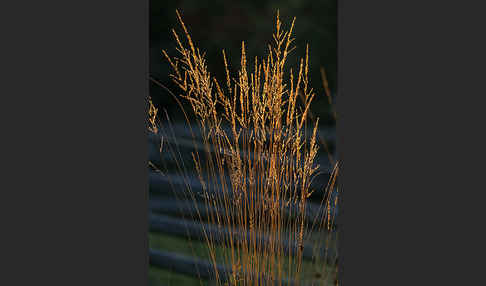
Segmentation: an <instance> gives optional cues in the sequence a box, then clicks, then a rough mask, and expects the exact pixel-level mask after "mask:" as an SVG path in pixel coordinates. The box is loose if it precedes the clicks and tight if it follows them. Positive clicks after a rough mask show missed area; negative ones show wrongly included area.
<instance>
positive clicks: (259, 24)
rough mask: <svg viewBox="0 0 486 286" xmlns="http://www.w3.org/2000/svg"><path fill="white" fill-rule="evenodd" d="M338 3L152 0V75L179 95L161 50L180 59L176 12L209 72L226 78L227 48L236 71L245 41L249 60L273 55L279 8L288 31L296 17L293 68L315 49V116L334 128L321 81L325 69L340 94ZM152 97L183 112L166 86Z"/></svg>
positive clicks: (311, 70)
mask: <svg viewBox="0 0 486 286" xmlns="http://www.w3.org/2000/svg"><path fill="white" fill-rule="evenodd" d="M336 6H337V3H336V0H321V1H311V0H276V1H263V0H245V1H242V0H233V1H225V0H212V1H200V0H150V73H151V75H152V76H153V77H154V78H156V79H157V80H159V81H161V82H162V83H163V84H164V85H166V86H167V87H169V89H170V90H171V91H173V92H175V93H176V92H179V90H178V88H177V87H176V86H174V85H173V84H172V82H171V80H170V79H169V77H168V75H169V72H170V69H169V65H168V63H167V61H166V60H165V58H164V57H163V55H162V53H161V51H162V49H165V50H166V51H167V52H168V53H169V55H170V56H174V55H176V54H177V52H176V50H175V42H174V38H173V36H172V33H171V29H172V28H175V29H176V31H178V32H180V31H181V28H180V26H179V25H178V23H177V18H176V13H175V10H176V9H179V11H180V12H181V14H182V16H183V19H184V22H185V23H186V25H187V26H188V29H189V32H190V33H191V36H192V37H193V40H194V41H195V43H196V45H198V46H199V48H200V49H201V51H204V52H206V58H207V63H208V67H209V70H210V71H212V73H213V75H215V76H217V77H218V78H221V79H224V65H223V58H222V53H221V51H222V49H225V51H226V53H227V55H228V60H229V64H230V69H231V70H230V72H231V71H233V72H234V71H236V70H237V69H238V67H239V61H240V53H241V41H243V40H244V41H245V46H246V48H247V55H248V59H253V58H254V57H255V56H258V57H260V58H261V57H264V56H265V55H266V54H267V43H269V41H271V40H272V32H273V31H274V27H275V16H276V11H277V9H279V10H280V17H281V19H282V22H283V24H284V27H289V26H290V24H291V22H292V18H293V17H296V18H297V19H296V24H295V29H294V37H295V38H296V40H295V42H294V45H295V46H296V49H295V50H294V51H293V52H292V54H291V55H290V56H289V62H288V67H294V70H295V69H297V68H298V62H297V61H298V57H302V56H304V55H305V47H306V44H307V43H308V44H309V60H310V67H309V74H310V84H311V86H312V87H313V88H314V90H315V92H316V93H317V96H316V98H315V100H314V103H313V107H312V109H313V112H314V113H315V114H316V115H318V116H320V117H321V118H322V120H321V123H323V124H326V123H327V124H332V123H333V122H332V120H331V119H330V116H329V113H330V108H329V105H328V103H327V99H326V97H325V93H324V88H323V86H322V80H321V76H320V71H319V69H320V67H324V68H325V70H326V73H327V78H328V80H329V87H330V89H331V91H332V93H334V91H335V90H336V70H337V44H336V38H337V29H336V26H337V25H336V24H337V10H336ZM251 62H253V60H252V61H251ZM150 92H151V96H152V98H153V100H154V103H155V105H156V106H158V107H162V108H164V107H165V108H168V109H169V111H173V113H172V114H177V111H178V108H171V107H172V106H173V105H174V103H175V101H174V100H173V99H172V98H171V96H169V95H168V94H167V92H165V91H164V90H163V89H161V88H160V87H157V86H156V85H154V84H150Z"/></svg>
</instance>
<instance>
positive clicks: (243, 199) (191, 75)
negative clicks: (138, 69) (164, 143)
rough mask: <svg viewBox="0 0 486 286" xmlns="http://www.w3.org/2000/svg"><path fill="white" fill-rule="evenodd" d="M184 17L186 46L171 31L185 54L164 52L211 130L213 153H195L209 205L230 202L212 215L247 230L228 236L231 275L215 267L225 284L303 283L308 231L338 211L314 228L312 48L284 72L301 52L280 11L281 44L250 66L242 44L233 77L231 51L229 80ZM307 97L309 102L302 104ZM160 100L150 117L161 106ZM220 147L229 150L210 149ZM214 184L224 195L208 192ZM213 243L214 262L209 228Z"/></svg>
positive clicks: (276, 40) (207, 138) (208, 143)
mask: <svg viewBox="0 0 486 286" xmlns="http://www.w3.org/2000/svg"><path fill="white" fill-rule="evenodd" d="M177 17H178V19H179V22H180V24H181V26H182V29H183V31H184V37H185V38H184V40H185V41H186V42H187V44H186V45H187V46H188V47H186V45H184V44H183V42H182V39H181V37H179V35H178V34H177V33H176V32H175V30H172V32H173V35H174V37H175V40H176V42H177V50H178V52H179V57H170V56H169V55H168V54H167V53H166V52H165V51H163V54H164V55H165V57H166V58H167V60H168V62H169V64H170V65H171V67H172V70H173V72H172V74H171V75H170V76H171V78H172V79H173V81H174V82H175V83H176V84H177V86H179V87H180V89H181V94H180V97H181V98H184V99H186V100H187V101H188V102H189V103H190V106H191V108H192V111H193V113H194V114H195V115H196V119H197V120H196V121H197V126H198V128H200V129H201V131H202V134H203V143H204V146H205V149H206V150H205V151H206V152H204V153H202V154H200V153H199V152H197V151H195V152H194V153H193V154H192V155H193V161H194V165H195V168H196V170H197V173H198V175H199V178H200V182H201V184H202V186H203V189H204V191H203V194H202V195H203V197H204V201H205V203H206V204H205V205H206V207H207V208H212V207H214V208H218V209H224V212H222V213H218V212H210V213H211V215H210V216H209V217H208V218H207V220H206V221H205V222H209V223H213V224H216V225H219V226H221V227H222V226H225V227H227V228H229V230H230V233H231V232H235V233H236V232H240V233H241V232H244V233H248V234H249V236H248V239H243V240H241V239H240V240H237V239H235V238H234V237H233V236H232V235H229V236H228V238H227V239H225V241H224V243H223V246H224V248H225V250H226V251H225V252H224V257H223V261H224V263H226V264H227V265H230V266H231V268H232V270H233V271H232V274H231V277H229V280H226V279H225V278H224V277H222V276H221V275H219V274H218V273H217V282H218V283H219V284H224V283H226V284H229V285H269V284H271V283H277V284H281V283H282V279H281V278H287V279H289V280H291V281H293V282H294V283H297V284H300V283H301V281H302V277H301V276H302V273H303V245H304V240H305V239H306V237H307V236H308V235H310V232H312V231H316V230H318V229H319V230H322V229H325V228H326V225H325V221H327V223H329V220H330V214H328V215H327V218H320V221H318V222H314V225H313V227H312V228H309V227H308V224H307V222H306V217H305V215H304V214H305V211H306V205H307V202H308V198H309V196H310V195H311V194H312V192H313V191H314V190H312V189H311V188H310V185H311V182H312V180H313V178H314V177H315V176H316V175H317V174H318V168H319V166H318V165H316V164H315V163H314V160H315V158H316V155H317V151H318V145H317V138H318V137H317V130H318V129H317V128H318V122H319V119H318V118H317V119H316V120H315V124H314V126H313V129H312V130H313V131H312V135H311V136H310V138H308V137H307V136H304V135H305V134H304V133H305V131H304V130H305V129H306V128H305V126H306V125H308V124H312V123H311V122H307V121H308V120H307V118H308V115H309V112H310V109H309V108H310V105H311V103H312V100H313V98H314V96H315V94H314V92H313V90H312V89H311V88H309V81H308V66H309V57H308V48H307V49H306V55H305V58H302V59H300V64H299V68H298V73H297V74H294V73H293V71H292V69H291V70H290V73H289V74H286V72H285V65H286V61H287V57H288V55H289V53H290V52H291V51H292V50H293V49H294V47H292V42H293V41H294V39H293V38H292V30H293V28H294V23H295V18H294V20H293V21H292V24H291V26H290V28H289V30H288V31H285V30H284V29H282V22H281V21H280V18H279V14H278V13H277V17H276V30H275V33H274V35H273V42H272V43H271V44H269V45H268V56H267V57H266V58H265V59H261V60H259V59H258V58H255V59H254V62H253V63H252V64H249V63H248V61H247V57H246V51H245V44H244V42H243V43H242V46H241V66H240V69H239V71H238V73H237V76H236V77H235V78H233V77H231V76H230V71H229V70H230V68H229V66H228V62H227V58H226V53H225V52H224V51H223V60H224V65H225V69H226V79H225V82H224V83H223V84H224V85H225V86H222V85H221V84H220V82H219V81H218V80H217V79H216V78H214V77H212V76H211V74H210V73H209V71H208V70H207V64H206V61H205V58H204V54H202V53H201V52H200V51H199V49H198V48H197V47H196V45H195V44H194V43H193V41H192V39H191V36H190V34H189V32H188V29H187V27H186V26H185V24H184V22H183V20H182V17H181V15H180V14H179V12H178V11H177ZM249 66H251V68H250V67H249ZM249 69H251V71H249ZM299 96H301V97H302V105H299V103H298V97H299ZM152 106H153V105H151V109H150V110H151V112H152V113H151V115H153V114H155V113H156V109H154V108H152ZM154 112H155V113H154ZM223 124H225V125H229V126H230V127H231V131H230V132H227V131H225V130H224V129H223V128H222V125H223ZM153 128H156V127H153ZM155 130H156V129H155ZM214 149H215V150H228V151H227V152H212V151H211V150H214ZM336 167H337V165H336ZM335 176H337V170H336V168H335V172H334V177H335ZM226 178H230V179H229V180H227V179H226ZM331 183H332V186H331V185H330V186H328V188H330V189H331V190H332V189H333V184H334V180H333V181H332V182H331ZM209 186H212V187H217V188H219V189H220V192H219V193H217V194H214V193H209V192H208V189H209ZM191 197H192V198H194V197H195V194H191ZM327 197H328V199H327V201H326V202H323V204H324V207H326V206H327V207H329V206H328V205H329V203H330V201H329V200H330V196H327ZM290 205H296V206H298V207H297V210H295V209H294V212H295V213H294V214H293V216H292V217H293V218H290V217H289V216H288V215H284V213H286V211H287V212H288V211H289V210H290V211H291V210H292V208H289V206H290ZM200 219H201V220H203V219H202V218H201V217H200ZM260 234H263V235H265V236H266V237H267V238H268V240H267V241H266V242H265V243H264V244H263V243H261V242H259V241H257V237H260V236H259V235H260ZM205 240H206V242H207V245H208V248H209V252H210V257H211V260H212V263H213V264H214V265H215V266H216V264H217V257H216V251H215V249H216V247H217V245H216V243H215V241H214V239H213V238H212V237H211V235H210V234H206V235H205ZM283 240H289V241H291V242H294V243H295V248H296V252H295V253H290V250H287V251H288V252H286V250H284V248H283V247H282V243H281V242H282V241H283ZM322 265H324V264H322ZM323 267H324V266H323ZM215 271H216V272H217V269H216V267H215ZM261 274H265V275H263V276H262V275H261Z"/></svg>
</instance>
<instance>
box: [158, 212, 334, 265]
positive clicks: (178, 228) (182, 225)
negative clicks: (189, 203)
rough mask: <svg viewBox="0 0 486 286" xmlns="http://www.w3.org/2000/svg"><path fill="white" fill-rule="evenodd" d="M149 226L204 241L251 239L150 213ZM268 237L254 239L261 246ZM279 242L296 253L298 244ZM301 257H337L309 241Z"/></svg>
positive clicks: (286, 251) (238, 232)
mask: <svg viewBox="0 0 486 286" xmlns="http://www.w3.org/2000/svg"><path fill="white" fill-rule="evenodd" d="M149 227H150V231H151V232H160V233H165V234H169V235H174V236H179V237H184V238H191V239H198V240H201V241H205V239H206V237H210V238H211V239H212V240H213V241H214V242H215V243H218V244H223V243H224V242H227V241H228V240H229V237H230V236H231V237H232V238H233V239H235V240H238V241H243V240H245V239H246V240H251V234H250V233H249V232H248V231H242V230H230V229H228V228H225V227H221V226H217V225H211V224H206V223H200V222H194V221H191V220H185V219H176V218H172V217H169V216H165V215H155V214H150V216H149ZM269 240H270V239H269V238H268V237H267V236H265V235H263V234H257V235H256V239H255V241H256V242H257V245H258V244H261V246H264V245H266V243H267V242H268V241H269ZM280 244H281V246H282V248H283V253H284V254H290V255H296V253H297V251H298V245H297V244H296V243H291V242H289V241H288V240H286V239H280ZM302 255H303V258H304V259H306V260H309V261H311V260H312V259H314V258H316V257H323V258H325V259H326V260H327V262H328V263H333V262H334V261H335V259H336V258H337V253H336V251H335V250H334V249H328V248H327V247H324V246H322V245H321V246H317V247H316V246H315V245H313V244H310V243H304V244H303V252H302Z"/></svg>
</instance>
